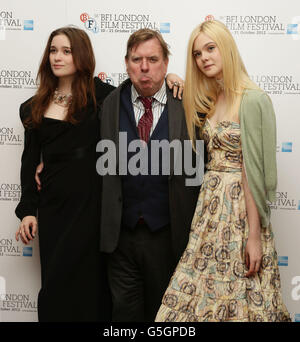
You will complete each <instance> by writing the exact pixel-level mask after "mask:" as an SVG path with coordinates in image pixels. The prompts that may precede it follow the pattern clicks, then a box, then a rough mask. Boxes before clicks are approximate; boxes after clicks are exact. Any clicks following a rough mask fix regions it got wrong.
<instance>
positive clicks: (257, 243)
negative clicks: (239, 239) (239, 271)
mask: <svg viewBox="0 0 300 342" xmlns="http://www.w3.org/2000/svg"><path fill="white" fill-rule="evenodd" d="M245 259H246V260H245V263H246V267H247V268H248V272H247V273H246V277H252V276H254V275H255V273H257V272H258V271H259V268H260V265H261V259H262V246H261V239H260V236H259V235H257V236H250V235H249V237H248V241H247V244H246V249H245Z"/></svg>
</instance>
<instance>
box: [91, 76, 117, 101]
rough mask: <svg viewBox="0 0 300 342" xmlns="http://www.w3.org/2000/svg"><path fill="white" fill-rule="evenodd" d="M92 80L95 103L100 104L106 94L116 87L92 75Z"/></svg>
mask: <svg viewBox="0 0 300 342" xmlns="http://www.w3.org/2000/svg"><path fill="white" fill-rule="evenodd" d="M94 82H95V92H96V100H97V105H98V106H100V105H101V104H102V102H103V101H104V100H105V98H106V96H107V95H108V94H110V93H111V92H112V91H113V90H114V89H116V88H115V87H114V86H112V85H110V84H107V83H104V82H102V81H101V80H100V79H99V78H98V77H94Z"/></svg>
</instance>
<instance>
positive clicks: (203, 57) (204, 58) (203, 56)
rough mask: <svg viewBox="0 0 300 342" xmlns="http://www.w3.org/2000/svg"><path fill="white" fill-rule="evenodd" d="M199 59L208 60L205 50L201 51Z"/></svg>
mask: <svg viewBox="0 0 300 342" xmlns="http://www.w3.org/2000/svg"><path fill="white" fill-rule="evenodd" d="M201 60H202V62H207V61H208V54H207V52H206V51H203V52H202V55H201Z"/></svg>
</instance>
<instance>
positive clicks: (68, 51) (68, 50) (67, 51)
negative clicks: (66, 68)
mask: <svg viewBox="0 0 300 342" xmlns="http://www.w3.org/2000/svg"><path fill="white" fill-rule="evenodd" d="M64 53H65V54H66V55H69V54H71V53H72V51H71V50H70V49H65V50H64Z"/></svg>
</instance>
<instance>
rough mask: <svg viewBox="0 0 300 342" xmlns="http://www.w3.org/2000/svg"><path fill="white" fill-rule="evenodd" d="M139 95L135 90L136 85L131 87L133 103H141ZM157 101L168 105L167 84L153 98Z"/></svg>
mask: <svg viewBox="0 0 300 342" xmlns="http://www.w3.org/2000/svg"><path fill="white" fill-rule="evenodd" d="M139 96H140V95H139V93H138V92H137V90H136V89H135V87H134V85H133V84H132V85H131V100H132V103H136V102H139V101H138V97H139ZM152 97H153V98H154V99H155V100H156V101H158V102H160V103H162V104H166V103H167V90H166V82H164V83H163V85H162V87H161V88H160V89H159V90H158V91H157V92H156V93H155V94H154V95H153V96H152Z"/></svg>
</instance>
